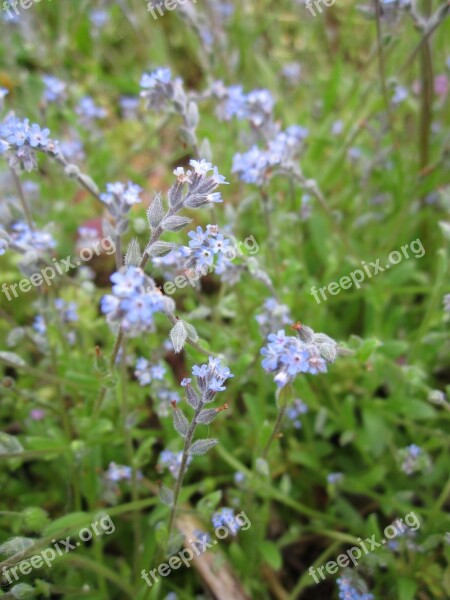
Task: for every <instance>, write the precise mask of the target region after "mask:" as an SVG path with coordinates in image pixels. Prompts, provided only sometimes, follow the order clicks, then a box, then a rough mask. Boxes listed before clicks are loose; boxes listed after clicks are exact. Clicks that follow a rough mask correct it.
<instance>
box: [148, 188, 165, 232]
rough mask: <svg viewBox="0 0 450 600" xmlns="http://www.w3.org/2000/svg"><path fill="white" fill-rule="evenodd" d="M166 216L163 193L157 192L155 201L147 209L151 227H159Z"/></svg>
mask: <svg viewBox="0 0 450 600" xmlns="http://www.w3.org/2000/svg"><path fill="white" fill-rule="evenodd" d="M163 217H164V207H163V203H162V199H161V194H156V196H155V197H154V198H153V202H152V203H151V204H150V206H149V208H148V210H147V218H148V222H149V223H150V227H158V225H159V224H160V223H161V221H162V219H163Z"/></svg>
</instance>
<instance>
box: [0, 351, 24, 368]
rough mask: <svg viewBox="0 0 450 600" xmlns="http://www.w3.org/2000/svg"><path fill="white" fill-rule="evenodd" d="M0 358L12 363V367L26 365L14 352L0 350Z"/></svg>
mask: <svg viewBox="0 0 450 600" xmlns="http://www.w3.org/2000/svg"><path fill="white" fill-rule="evenodd" d="M0 360H2V361H4V362H6V363H9V364H11V365H13V366H14V367H26V366H27V363H26V362H25V361H24V360H23V358H22V357H21V356H19V355H18V354H16V353H15V352H0Z"/></svg>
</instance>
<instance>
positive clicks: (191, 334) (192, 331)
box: [183, 321, 199, 342]
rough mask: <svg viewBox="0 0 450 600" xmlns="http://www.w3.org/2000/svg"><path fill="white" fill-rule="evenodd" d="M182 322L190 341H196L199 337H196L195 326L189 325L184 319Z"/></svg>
mask: <svg viewBox="0 0 450 600" xmlns="http://www.w3.org/2000/svg"><path fill="white" fill-rule="evenodd" d="M183 324H184V327H185V329H186V332H187V336H188V338H189V339H190V340H191V342H198V339H199V338H198V333H197V330H196V329H195V327H194V326H193V325H191V324H190V323H186V321H183Z"/></svg>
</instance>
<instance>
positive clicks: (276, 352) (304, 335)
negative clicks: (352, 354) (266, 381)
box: [260, 325, 337, 387]
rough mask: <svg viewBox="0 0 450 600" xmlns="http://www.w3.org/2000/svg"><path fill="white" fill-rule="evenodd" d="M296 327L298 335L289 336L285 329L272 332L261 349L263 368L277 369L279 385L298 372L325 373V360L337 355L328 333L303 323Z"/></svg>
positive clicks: (329, 360) (293, 377)
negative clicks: (316, 330)
mask: <svg viewBox="0 0 450 600" xmlns="http://www.w3.org/2000/svg"><path fill="white" fill-rule="evenodd" d="M294 329H296V331H297V337H293V336H286V334H285V332H284V331H283V330H279V331H278V332H277V334H274V333H272V334H270V335H269V336H268V343H267V345H266V346H264V347H263V348H261V351H260V352H261V354H262V356H264V359H263V360H262V367H263V369H264V370H266V371H267V372H269V373H273V372H275V371H277V373H276V375H275V378H274V380H275V383H276V384H277V385H278V386H279V387H284V386H285V385H286V384H288V383H289V382H291V381H293V380H294V379H295V376H296V375H297V374H298V373H311V374H312V375H317V374H318V373H325V372H326V370H327V365H326V363H327V362H333V361H334V360H335V358H336V355H337V350H336V348H337V344H336V342H335V341H334V340H333V339H332V338H330V337H329V336H327V335H325V334H322V333H319V334H315V333H314V331H313V330H312V329H310V328H309V327H306V326H304V325H303V326H301V325H296V326H294Z"/></svg>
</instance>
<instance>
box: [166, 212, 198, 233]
mask: <svg viewBox="0 0 450 600" xmlns="http://www.w3.org/2000/svg"><path fill="white" fill-rule="evenodd" d="M191 221H192V219H189V218H188V217H178V216H177V215H174V216H173V217H167V218H166V219H164V221H162V223H161V227H162V228H163V229H165V230H167V231H181V230H182V229H184V228H185V227H186V225H189V223H190V222H191Z"/></svg>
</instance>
